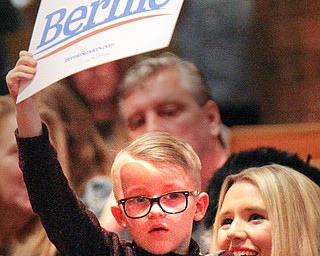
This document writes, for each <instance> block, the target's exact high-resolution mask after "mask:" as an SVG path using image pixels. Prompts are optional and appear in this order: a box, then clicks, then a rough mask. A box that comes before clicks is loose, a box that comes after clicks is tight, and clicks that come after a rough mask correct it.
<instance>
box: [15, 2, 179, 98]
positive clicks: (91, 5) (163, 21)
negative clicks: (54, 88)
mask: <svg viewBox="0 0 320 256" xmlns="http://www.w3.org/2000/svg"><path fill="white" fill-rule="evenodd" d="M182 4H183V0H67V1H66V0H42V1H41V4H40V7H39V11H38V15H37V19H36V22H35V26H34V30H33V33H32V37H31V41H30V47H29V51H30V52H31V53H33V54H34V58H35V59H37V62H38V65H37V74H36V76H35V77H34V79H33V80H32V81H31V82H28V83H26V84H24V85H23V86H22V87H21V89H20V91H19V95H18V99H17V102H20V101H22V100H24V99H26V98H28V97H30V96H31V95H33V94H35V93H37V92H39V91H40V90H42V89H43V88H45V87H47V86H48V85H50V84H52V83H54V82H56V81H58V80H60V79H62V78H65V77H67V76H69V75H72V74H74V73H76V72H78V71H81V70H84V69H87V68H90V67H93V66H97V65H100V64H103V63H106V62H110V61H114V60H118V59H121V58H125V57H129V56H133V55H136V54H140V53H144V52H148V51H152V50H156V49H161V48H164V47H167V46H168V45H169V43H170V40H171V37H172V34H173V31H174V28H175V25H176V22H177V19H178V15H179V12H180V9H181V7H182Z"/></svg>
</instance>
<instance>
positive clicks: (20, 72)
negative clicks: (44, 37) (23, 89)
mask: <svg viewBox="0 0 320 256" xmlns="http://www.w3.org/2000/svg"><path fill="white" fill-rule="evenodd" d="M19 57H20V58H19V60H18V61H17V64H16V66H15V67H14V68H13V69H12V70H11V71H9V73H8V74H7V77H6V82H7V86H8V89H9V92H10V94H11V96H12V98H13V99H14V100H15V101H16V99H17V96H18V92H19V88H20V85H21V82H22V81H29V80H32V79H33V78H34V76H35V74H36V66H37V62H36V60H34V59H33V55H32V54H31V53H29V52H27V51H21V52H20V53H19Z"/></svg>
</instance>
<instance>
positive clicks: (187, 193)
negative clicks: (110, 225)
mask: <svg viewBox="0 0 320 256" xmlns="http://www.w3.org/2000/svg"><path fill="white" fill-rule="evenodd" d="M174 193H179V194H183V195H184V196H185V198H186V206H185V208H184V209H183V210H181V211H178V212H174V213H172V212H168V211H166V210H164V209H163V208H162V206H161V204H160V199H161V198H162V197H164V196H167V195H169V194H174ZM199 194H200V192H199V191H197V190H193V191H172V192H168V193H165V194H163V195H161V196H158V197H147V196H133V197H128V198H123V199H120V200H117V203H118V205H122V208H123V211H124V213H125V215H126V216H127V217H128V218H130V219H140V218H143V217H145V216H147V215H148V214H149V213H150V211H151V208H152V206H153V203H157V204H158V205H159V207H160V208H161V210H162V211H163V212H165V213H168V214H178V213H181V212H184V211H185V210H186V209H187V208H188V197H189V196H190V195H192V196H198V195H199ZM133 198H144V199H148V200H149V202H150V207H149V210H148V211H147V212H146V214H144V215H142V216H139V217H131V216H129V215H128V213H127V211H126V207H125V203H126V202H127V201H128V200H130V199H133Z"/></svg>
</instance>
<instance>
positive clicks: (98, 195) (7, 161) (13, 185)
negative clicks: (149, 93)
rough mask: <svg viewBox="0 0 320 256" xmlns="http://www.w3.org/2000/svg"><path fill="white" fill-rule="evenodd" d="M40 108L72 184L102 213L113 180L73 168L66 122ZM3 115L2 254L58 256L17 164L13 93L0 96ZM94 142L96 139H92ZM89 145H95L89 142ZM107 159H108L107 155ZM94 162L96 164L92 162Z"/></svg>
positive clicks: (0, 124) (0, 127)
mask: <svg viewBox="0 0 320 256" xmlns="http://www.w3.org/2000/svg"><path fill="white" fill-rule="evenodd" d="M40 111H41V119H42V120H43V122H44V123H45V124H46V125H47V126H48V128H49V130H50V141H51V142H52V144H53V145H54V147H55V149H56V151H57V152H58V158H59V162H60V163H61V164H62V166H63V170H64V173H65V175H66V176H67V177H68V180H69V182H70V184H71V186H72V187H73V189H74V190H75V191H76V193H77V194H78V195H79V196H81V198H82V199H83V201H84V202H85V203H86V205H87V206H88V207H89V209H90V210H92V211H93V212H94V213H95V214H97V216H99V215H100V214H101V210H102V207H103V205H104V203H105V200H106V198H107V197H108V195H109V193H110V192H111V190H112V183H111V180H110V179H106V178H105V179H104V180H102V179H101V178H100V174H99V172H93V171H92V172H91V173H90V175H87V176H84V175H78V174H77V170H70V169H69V166H70V164H69V161H70V156H69V154H68V150H67V141H66V137H65V136H66V134H65V129H64V126H63V122H62V121H61V120H60V119H59V117H58V116H57V114H56V113H55V112H54V111H52V110H50V109H48V108H45V107H43V106H42V107H41V110H40ZM0 117H1V118H0V142H1V143H0V149H1V150H0V155H1V157H0V172H1V173H2V176H1V177H2V178H1V181H0V184H1V186H0V205H1V207H0V208H1V209H2V210H1V212H2V213H1V216H2V217H1V220H0V238H1V239H0V241H1V246H0V248H1V250H0V252H1V253H2V254H1V253H0V255H10V256H21V255H23V256H34V255H39V256H55V255H56V254H57V249H56V248H55V246H54V245H53V244H52V243H51V242H50V241H49V239H48V237H47V234H46V232H45V231H44V229H43V226H42V225H41V222H40V220H39V218H38V216H37V215H36V214H35V213H34V212H33V211H32V209H31V205H30V202H29V197H28V195H27V190H26V187H25V184H24V182H23V178H22V172H21V170H20V169H19V167H18V153H17V145H16V140H15V138H14V130H15V129H16V128H17V123H16V118H15V106H14V102H13V100H12V98H11V97H10V95H6V96H1V97H0ZM78 129H83V130H86V129H88V127H82V126H81V127H78ZM91 144H94V142H93V141H91ZM87 146H88V147H92V145H90V144H88V145H87ZM93 148H94V147H93ZM95 149H96V148H95ZM102 152H104V151H101V152H100V155H101V156H102V155H103V154H102ZM104 159H105V161H106V159H107V155H106V154H105V155H104ZM88 165H90V163H88ZM91 165H93V166H95V164H94V162H93V161H92V162H91ZM84 168H85V167H84ZM80 171H81V170H80ZM74 176H76V177H77V178H74ZM79 178H80V179H79ZM97 179H98V180H97Z"/></svg>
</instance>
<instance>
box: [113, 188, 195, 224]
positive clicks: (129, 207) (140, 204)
mask: <svg viewBox="0 0 320 256" xmlns="http://www.w3.org/2000/svg"><path fill="white" fill-rule="evenodd" d="M199 194H200V192H199V191H175V192H170V193H165V194H163V195H161V196H159V197H146V196H136V197H129V198H124V199H120V200H118V201H117V202H118V205H120V204H121V205H122V206H123V210H124V213H125V214H126V215H127V217H129V218H131V219H139V218H142V217H144V216H147V215H148V214H149V213H150V211H151V208H152V205H153V203H157V204H158V205H159V206H160V208H161V209H162V211H164V212H166V213H169V214H177V213H180V212H183V211H185V210H186V209H187V207H188V196H189V195H192V196H198V195H199Z"/></svg>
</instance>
